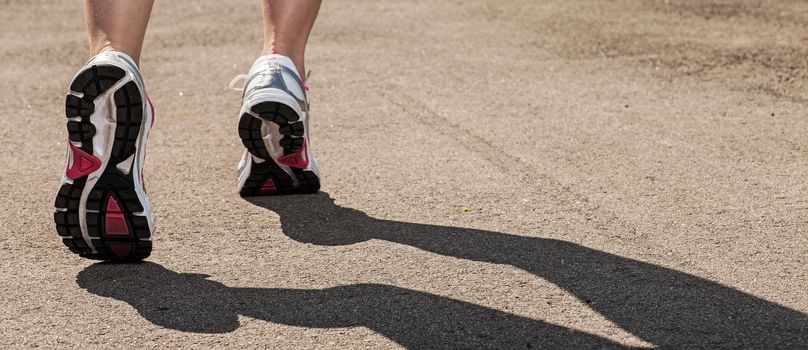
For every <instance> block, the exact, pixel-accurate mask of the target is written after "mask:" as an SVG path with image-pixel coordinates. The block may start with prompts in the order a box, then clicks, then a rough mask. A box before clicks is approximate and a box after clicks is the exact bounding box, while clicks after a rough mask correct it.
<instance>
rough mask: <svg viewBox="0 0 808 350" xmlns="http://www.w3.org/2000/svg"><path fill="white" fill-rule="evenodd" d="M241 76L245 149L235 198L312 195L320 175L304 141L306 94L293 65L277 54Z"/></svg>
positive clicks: (241, 129) (306, 133)
mask: <svg viewBox="0 0 808 350" xmlns="http://www.w3.org/2000/svg"><path fill="white" fill-rule="evenodd" d="M241 77H244V78H247V80H246V83H245V87H244V89H243V90H244V95H243V96H242V99H243V100H242V107H241V115H240V118H239V122H238V135H239V137H240V138H241V142H242V143H243V144H244V147H245V148H247V150H246V151H245V152H244V156H243V157H242V159H241V162H240V163H239V166H238V175H239V187H238V188H239V193H240V194H241V195H242V196H244V197H248V196H266V195H279V194H295V193H314V192H317V191H318V190H319V189H320V175H319V171H320V170H319V167H318V164H317V160H316V159H315V158H314V154H313V152H312V148H311V142H310V141H309V131H308V130H309V125H308V121H309V103H308V94H307V93H306V88H305V87H304V86H303V83H302V81H301V79H300V76H299V75H298V73H297V70H296V69H295V66H294V63H292V61H291V60H290V59H289V58H288V57H284V56H280V55H270V56H263V57H260V58H259V59H258V60H256V62H255V63H254V64H253V67H252V69H250V74H249V75H245V76H241ZM238 78H239V77H237V79H238ZM234 81H235V80H234ZM232 85H233V83H231V86H232Z"/></svg>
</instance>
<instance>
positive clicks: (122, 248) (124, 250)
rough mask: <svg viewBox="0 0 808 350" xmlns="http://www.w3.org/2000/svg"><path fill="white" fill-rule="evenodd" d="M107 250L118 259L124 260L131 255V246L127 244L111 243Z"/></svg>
mask: <svg viewBox="0 0 808 350" xmlns="http://www.w3.org/2000/svg"><path fill="white" fill-rule="evenodd" d="M109 248H110V249H112V253H113V254H115V256H117V257H119V258H126V257H128V256H129V254H131V253H132V248H133V247H132V244H129V243H111V244H110V245H109Z"/></svg>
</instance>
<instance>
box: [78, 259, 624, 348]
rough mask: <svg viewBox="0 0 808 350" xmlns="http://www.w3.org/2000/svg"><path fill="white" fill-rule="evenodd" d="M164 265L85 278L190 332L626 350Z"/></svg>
mask: <svg viewBox="0 0 808 350" xmlns="http://www.w3.org/2000/svg"><path fill="white" fill-rule="evenodd" d="M205 277H206V276H204V275H194V274H179V273H176V272H173V271H171V270H168V269H166V268H164V267H162V266H160V265H158V264H154V263H143V264H139V265H111V264H95V265H92V266H89V267H87V268H86V269H85V270H84V271H82V272H81V273H79V275H78V277H77V282H78V284H79V285H80V286H81V287H82V288H84V289H86V290H88V291H89V292H91V293H94V294H98V295H101V296H105V297H109V298H114V299H117V300H121V301H124V302H126V303H129V304H130V305H132V306H133V307H134V308H135V309H137V311H138V312H139V313H140V315H142V316H143V317H144V318H146V319H147V320H149V321H151V322H152V323H154V324H157V325H160V326H163V327H167V328H171V329H176V330H180V331H185V332H198V333H222V332H230V331H234V330H235V329H237V328H238V326H239V324H238V321H237V316H238V315H239V314H241V315H245V316H248V317H252V318H257V319H262V320H266V321H269V322H275V323H281V324H285V325H293V326H301V327H311V328H336V327H359V326H362V327H367V328H369V329H371V330H373V331H376V332H378V333H379V334H382V335H384V336H385V337H387V338H389V339H391V340H393V341H395V342H397V343H399V344H401V345H403V346H405V347H407V348H447V347H453V348H457V347H468V348H480V347H485V348H527V347H551V348H622V347H623V346H621V345H620V344H616V343H614V342H611V341H610V340H608V339H604V338H601V337H598V336H594V335H591V334H587V333H584V332H580V331H576V330H573V329H569V328H565V327H560V326H556V325H552V324H548V323H545V322H542V321H537V320H533V319H530V318H525V317H520V316H516V315H512V314H508V313H505V312H501V311H497V310H493V309H489V308H486V307H482V306H479V305H474V304H470V303H466V302H463V301H459V300H454V299H449V298H445V297H441V296H437V295H433V294H429V293H424V292H419V291H415V290H409V289H404V288H398V287H393V286H387V285H380V284H356V285H347V286H340V287H334V288H326V289H281V288H230V287H227V286H225V285H224V284H221V283H218V282H214V281H209V280H206V279H205Z"/></svg>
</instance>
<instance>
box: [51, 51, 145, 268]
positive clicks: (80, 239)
mask: <svg viewBox="0 0 808 350" xmlns="http://www.w3.org/2000/svg"><path fill="white" fill-rule="evenodd" d="M125 75H126V72H125V71H124V70H123V69H121V68H118V67H115V66H107V65H96V66H92V67H89V68H87V69H85V70H84V71H83V72H81V73H80V74H79V75H78V76H76V78H75V79H74V80H73V82H72V83H71V85H70V90H71V91H75V92H80V93H82V94H83V96H82V97H77V96H74V95H70V94H69V95H67V98H66V101H65V115H66V116H67V118H69V119H76V118H79V120H78V121H76V120H69V121H68V122H67V131H68V135H69V139H70V141H72V142H81V147H80V148H81V150H82V151H84V152H87V153H88V154H92V153H93V136H94V135H95V133H96V130H95V127H94V126H93V124H92V123H91V122H90V115H92V114H93V112H94V108H95V107H94V100H95V99H96V98H97V97H98V96H100V95H101V94H103V93H104V92H106V91H107V90H109V89H110V88H111V87H112V86H114V85H115V83H117V82H118V81H120V80H121V79H122V78H124V76H125ZM113 98H114V101H115V107H116V114H117V120H116V126H115V138H114V141H113V144H112V151H111V155H110V159H109V161H108V162H107V163H106V167H105V168H104V172H103V173H102V174H101V176H100V177H99V179H98V181H97V182H96V183H95V185H94V186H93V188H92V189H91V190H90V193H89V194H88V197H87V203H86V209H87V213H86V222H87V233H88V236H89V237H90V243H91V244H92V247H94V248H95V252H93V249H92V248H91V247H90V245H88V244H87V241H86V240H85V239H84V236H83V235H82V232H81V228H80V224H79V215H80V213H79V204H80V201H81V193H82V191H83V190H84V188H85V186H86V184H87V176H83V177H81V178H78V179H74V180H73V183H72V184H69V183H64V184H62V186H61V187H60V188H59V192H58V194H57V195H56V203H55V207H56V211H55V212H54V215H53V218H54V221H55V223H56V231H57V233H58V234H59V236H60V237H61V238H62V242H63V243H64V245H65V246H67V247H68V248H69V249H70V251H71V252H73V253H76V254H78V255H79V256H81V257H84V258H88V259H96V260H105V261H121V262H130V261H139V260H143V259H145V258H146V257H148V256H149V255H150V254H151V249H152V242H151V241H149V240H148V239H149V238H150V236H151V231H150V230H149V224H148V221H147V219H146V217H143V216H139V215H134V213H135V212H141V211H143V206H142V204H141V203H140V201H139V200H138V197H137V193H136V192H135V184H134V179H133V177H132V169H131V167H130V169H129V171H128V172H127V173H124V172H122V171H120V170H119V169H118V168H117V167H116V165H117V164H119V163H121V162H124V161H126V160H127V159H129V158H130V157H132V156H133V155H134V153H135V150H136V147H137V146H136V143H137V138H138V135H139V133H140V128H141V126H142V123H143V122H144V111H143V100H142V98H141V93H140V89H139V88H138V86H137V84H136V83H135V82H134V81H130V82H128V83H126V84H124V85H123V86H121V87H120V88H119V89H118V90H117V91H115V93H114V95H113ZM133 163H134V162H133ZM133 163H132V164H133ZM109 198H113V200H114V201H115V202H116V203H117V204H118V206H119V208H120V210H121V213H122V214H123V217H124V219H125V221H126V225H127V228H128V231H129V232H128V235H127V236H122V235H115V236H108V235H107V234H106V232H107V231H106V227H105V219H104V218H105V217H106V215H107V213H106V209H107V205H106V204H107V202H108V201H109Z"/></svg>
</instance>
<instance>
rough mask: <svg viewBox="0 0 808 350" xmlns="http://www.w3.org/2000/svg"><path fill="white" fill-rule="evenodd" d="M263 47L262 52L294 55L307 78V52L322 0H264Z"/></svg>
mask: <svg viewBox="0 0 808 350" xmlns="http://www.w3.org/2000/svg"><path fill="white" fill-rule="evenodd" d="M263 1H264V49H263V50H262V51H261V55H269V54H279V55H284V56H287V57H289V58H291V59H292V61H293V62H294V63H295V67H296V68H297V71H298V72H299V73H300V75H301V78H305V75H306V69H305V65H304V59H305V58H304V54H305V51H306V42H308V40H309V33H311V28H312V27H313V26H314V20H315V19H317V12H318V11H319V10H320V3H321V0H263Z"/></svg>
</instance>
